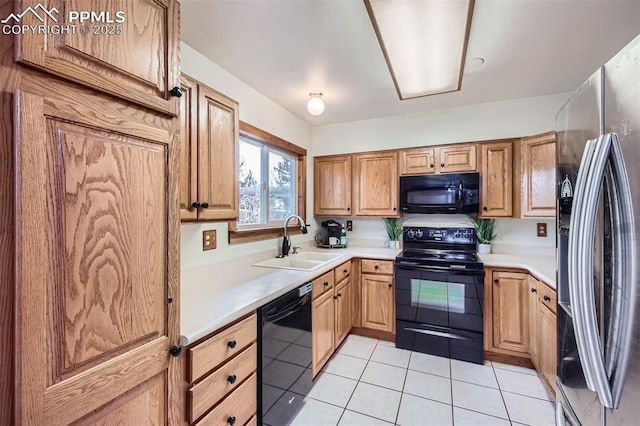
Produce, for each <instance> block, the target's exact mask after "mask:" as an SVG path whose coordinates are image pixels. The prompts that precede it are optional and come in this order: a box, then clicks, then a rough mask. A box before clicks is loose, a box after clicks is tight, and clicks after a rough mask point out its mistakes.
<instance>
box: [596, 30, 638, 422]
mask: <svg viewBox="0 0 640 426" xmlns="http://www.w3.org/2000/svg"><path fill="white" fill-rule="evenodd" d="M604 84H605V131H606V132H611V133H616V134H617V136H618V140H619V142H620V149H621V153H622V157H623V159H624V163H625V164H626V165H627V169H626V172H627V176H628V181H629V183H630V186H629V190H630V191H629V194H624V195H622V196H621V198H622V199H623V201H625V202H627V203H629V205H630V206H629V207H630V208H631V210H632V211H633V213H634V217H633V218H632V219H629V222H626V223H625V221H623V223H622V226H623V228H624V229H626V230H627V232H629V230H630V229H635V230H636V232H635V233H637V232H638V230H640V36H639V37H636V39H635V40H633V41H632V42H631V43H630V44H629V45H627V47H625V48H624V49H623V50H622V51H620V53H618V54H617V55H616V56H615V57H614V58H613V59H612V60H611V61H609V62H608V63H607V64H606V65H605V83H604ZM626 237H627V243H629V244H632V245H633V247H634V248H635V250H634V252H635V254H636V255H635V259H631V260H627V261H626V263H627V266H629V265H628V263H629V262H633V263H634V264H633V266H634V269H635V273H634V274H633V275H632V276H631V277H629V278H627V279H626V280H625V281H626V282H625V283H623V284H627V285H630V286H632V289H633V290H635V293H628V295H627V296H624V294H625V290H628V289H625V288H617V289H614V290H617V291H620V292H621V293H622V295H623V297H627V298H628V297H630V298H632V300H627V302H633V307H632V309H631V312H629V313H628V314H630V316H631V317H630V318H629V319H628V320H627V322H628V323H629V324H631V330H630V335H629V336H628V337H627V340H628V342H623V343H629V349H628V350H629V352H630V353H628V354H627V355H628V364H627V366H626V367H627V368H626V374H624V377H622V378H621V379H622V380H621V381H620V382H619V383H620V385H621V386H622V389H621V391H622V392H621V398H620V403H619V405H618V408H617V409H613V410H606V424H607V426H617V425H632V424H633V425H635V424H638V421H639V419H640V402H639V401H640V400H639V397H638V395H640V279H639V277H638V273H637V264H638V262H639V259H638V258H637V253H639V252H640V247H639V246H638V239H637V235H626ZM612 368H613V371H612V373H614V374H620V373H621V372H620V371H617V370H616V369H617V368H619V366H616V365H613V366H612ZM613 390H614V394H615V393H616V388H615V383H614V389H613Z"/></svg>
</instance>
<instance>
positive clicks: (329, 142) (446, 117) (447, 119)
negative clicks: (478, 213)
mask: <svg viewBox="0 0 640 426" xmlns="http://www.w3.org/2000/svg"><path fill="white" fill-rule="evenodd" d="M570 95H571V93H558V94H553V95H548V96H538V97H532V98H523V99H516V100H509V101H502V102H492V103H486V104H478V105H470V106H465V107H461V108H450V109H445V110H435V111H429V112H425V113H421V114H411V115H404V116H395V117H384V118H377V119H371V120H363V121H357V122H351V123H342V124H336V125H330V126H321V127H314V128H313V130H312V135H313V139H312V140H313V144H312V152H313V156H319V155H330V154H344V153H350V152H360V151H375V150H383V149H396V148H406V147H414V146H424V145H438V144H445V143H455V142H470V141H481V140H489V139H500V138H511V137H520V136H528V135H534V134H537V133H543V132H546V131H549V130H553V129H555V115H556V113H557V112H558V110H559V109H560V107H561V106H562V104H563V103H564V102H565V101H566V100H567V99H568V98H569V96H570ZM349 219H352V220H353V227H354V231H353V232H351V233H349V234H348V235H347V237H348V238H350V239H352V240H356V241H358V240H370V241H372V240H377V243H378V244H381V243H383V242H384V240H385V232H384V227H383V225H382V222H381V221H380V219H369V218H349ZM322 220H326V219H325V218H316V221H317V223H318V225H319V223H320V222H321V221H322ZM336 220H338V221H339V222H344V221H345V220H346V219H345V218H336ZM416 221H417V222H416ZM465 222H466V218H465V217H464V216H430V215H421V217H419V218H413V219H411V222H410V223H413V224H414V225H416V224H418V223H419V224H423V225H424V226H429V225H431V226H458V224H460V223H465ZM536 222H545V223H547V233H548V235H549V236H548V237H547V238H539V237H536V225H535V224H536ZM554 230H555V225H554V221H544V220H543V221H541V220H531V219H500V220H499V221H498V232H499V235H500V236H501V238H500V240H499V241H498V243H500V244H505V245H526V246H542V247H554V246H555V236H554V235H555V231H554Z"/></svg>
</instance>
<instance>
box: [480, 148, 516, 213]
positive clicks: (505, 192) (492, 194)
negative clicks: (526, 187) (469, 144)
mask: <svg viewBox="0 0 640 426" xmlns="http://www.w3.org/2000/svg"><path fill="white" fill-rule="evenodd" d="M480 149H481V153H480V164H481V165H480V180H481V192H480V216H481V217H511V216H512V215H513V167H512V165H513V144H512V142H511V141H507V142H495V143H484V144H481V145H480Z"/></svg>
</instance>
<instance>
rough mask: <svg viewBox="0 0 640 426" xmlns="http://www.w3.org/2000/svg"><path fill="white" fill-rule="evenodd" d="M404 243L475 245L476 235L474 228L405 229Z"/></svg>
mask: <svg viewBox="0 0 640 426" xmlns="http://www.w3.org/2000/svg"><path fill="white" fill-rule="evenodd" d="M404 241H409V242H443V243H454V244H475V243H476V233H475V230H474V229H473V228H429V227H405V228H404Z"/></svg>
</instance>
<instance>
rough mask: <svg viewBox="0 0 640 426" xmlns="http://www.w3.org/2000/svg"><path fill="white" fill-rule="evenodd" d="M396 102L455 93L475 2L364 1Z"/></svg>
mask: <svg viewBox="0 0 640 426" xmlns="http://www.w3.org/2000/svg"><path fill="white" fill-rule="evenodd" d="M364 3H365V6H366V8H367V12H368V13H369V18H371V23H372V24H373V28H374V30H375V32H376V36H377V37H378V41H379V42H380V46H381V47H382V52H383V53H384V57H385V59H386V61H387V66H388V67H389V71H391V77H392V78H393V83H394V84H395V86H396V90H397V92H398V96H399V97H400V100H404V99H411V98H417V97H420V96H429V95H435V94H438V93H447V92H455V91H458V90H460V87H461V81H462V72H463V70H464V58H465V56H466V51H467V44H468V41H469V29H470V28H471V16H472V14H473V5H474V0H449V1H437V0H421V1H389V0H364Z"/></svg>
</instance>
